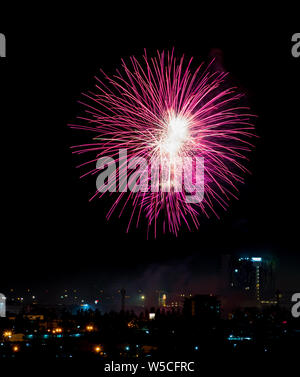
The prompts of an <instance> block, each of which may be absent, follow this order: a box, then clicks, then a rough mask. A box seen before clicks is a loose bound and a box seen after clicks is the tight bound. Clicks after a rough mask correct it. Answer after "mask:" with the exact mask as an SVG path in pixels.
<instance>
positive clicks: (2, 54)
mask: <svg viewBox="0 0 300 377" xmlns="http://www.w3.org/2000/svg"><path fill="white" fill-rule="evenodd" d="M0 58H6V38H5V35H4V34H2V33H0Z"/></svg>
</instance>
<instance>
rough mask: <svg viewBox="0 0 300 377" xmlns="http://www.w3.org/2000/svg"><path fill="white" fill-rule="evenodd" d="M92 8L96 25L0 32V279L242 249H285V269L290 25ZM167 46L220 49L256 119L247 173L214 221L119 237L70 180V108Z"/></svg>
mask: <svg viewBox="0 0 300 377" xmlns="http://www.w3.org/2000/svg"><path fill="white" fill-rule="evenodd" d="M90 12H91V13H93V10H90ZM98 12H99V13H98V14H99V18H98V22H97V17H95V14H94V17H93V16H92V14H91V17H90V18H89V16H88V14H89V13H88V12H87V15H86V14H85V13H84V14H83V15H82V18H81V17H77V18H76V19H75V18H73V17H71V16H70V17H66V16H61V17H59V16H56V17H55V18H54V19H53V18H51V17H50V16H47V15H46V14H45V15H44V17H42V18H35V17H31V18H30V17H29V18H28V17H27V18H26V22H25V21H24V20H23V22H21V23H20V24H18V22H15V23H14V24H11V27H7V29H5V30H0V32H5V34H6V36H7V55H8V57H7V58H6V60H5V61H4V60H1V61H0V75H1V104H2V106H1V108H2V109H1V118H2V120H1V126H2V130H3V134H2V148H1V151H2V185H3V186H4V194H3V196H2V201H3V203H2V206H3V212H2V216H3V220H4V221H3V226H2V229H3V236H2V244H3V248H2V263H3V265H4V266H6V267H5V268H4V273H3V275H2V277H3V278H4V280H5V283H4V284H5V285H6V284H7V285H11V284H13V283H14V282H18V283H20V282H22V281H32V282H35V283H38V282H40V281H47V280H49V281H51V282H53V281H54V280H55V279H63V278H65V277H66V279H67V277H68V276H71V277H72V279H73V278H76V277H78V279H81V278H82V277H84V276H87V275H88V276H90V275H93V276H97V274H99V275H101V273H104V272H105V273H107V272H108V271H109V272H111V273H112V276H117V275H118V274H123V275H126V274H127V275H128V276H129V275H130V274H134V272H135V271H138V270H139V269H140V268H141V266H142V267H143V268H145V269H146V268H147V267H148V266H149V265H151V264H153V263H155V264H164V263H171V262H172V261H174V260H176V263H177V264H179V265H180V263H181V261H183V260H185V259H186V258H187V257H189V256H191V255H192V256H193V257H194V256H195V255H196V259H197V260H198V262H199V261H201V260H202V259H203V260H205V259H211V258H212V256H213V258H216V259H217V257H218V256H219V255H221V254H224V253H232V252H242V251H244V250H251V252H256V251H257V252H262V251H264V252H270V253H274V254H276V255H278V256H280V258H281V259H282V260H284V261H285V263H286V264H288V260H289V258H291V256H293V258H291V261H293V262H291V263H292V264H293V270H295V268H294V267H295V266H294V264H295V261H296V262H297V263H298V262H299V258H298V259H297V256H299V241H298V238H299V236H298V233H299V231H298V226H299V220H298V213H299V199H298V195H299V194H298V193H299V189H298V185H299V184H298V181H299V177H298V175H299V145H298V144H299V138H298V136H299V132H298V128H299V125H300V122H299V84H300V78H299V76H300V75H299V72H300V71H299V68H300V58H299V59H296V58H293V57H292V55H291V46H292V42H291V36H292V34H293V33H295V32H297V31H299V30H296V26H299V25H296V24H294V25H292V24H290V26H289V27H286V26H284V24H283V23H278V22H275V21H274V20H269V21H265V20H264V21H262V22H253V20H251V19H250V20H249V22H245V23H243V22H239V24H232V23H226V22H225V23H222V24H219V23H218V22H209V21H207V22H203V21H201V25H199V23H195V22H190V19H189V18H188V17H187V16H181V17H180V15H179V13H180V12H178V14H177V16H176V17H175V18H172V19H166V18H163V19H162V18H159V17H158V18H157V19H155V20H153V18H152V19H151V17H150V15H149V17H148V18H147V17H146V15H145V14H143V19H142V20H141V17H132V18H133V19H130V20H129V19H127V18H126V16H125V15H124V16H122V12H121V11H120V10H119V11H118V12H117V11H116V12H117V13H118V18H116V17H114V15H113V14H111V13H109V14H107V13H106V12H105V10H104V9H99V11H98ZM226 25H227V26H226ZM229 25H230V26H229ZM13 26H14V27H13ZM172 47H175V51H176V52H177V53H178V54H182V53H185V54H186V55H187V56H194V57H195V61H196V62H198V63H200V62H201V61H203V60H206V61H207V60H208V59H209V56H210V52H211V49H214V48H218V49H220V50H221V51H222V53H223V56H224V66H225V68H226V70H228V71H229V72H230V73H231V80H232V82H233V83H235V84H236V85H237V86H238V87H239V88H241V89H242V90H243V91H244V92H246V94H247V98H248V101H249V103H250V106H251V107H252V110H253V112H254V113H256V114H257V115H258V120H257V123H256V125H257V134H258V135H259V139H258V140H257V142H256V149H255V152H254V153H252V156H251V157H252V161H251V170H252V176H248V177H247V179H246V184H245V185H244V186H242V187H240V200H239V201H233V202H232V205H231V207H230V208H229V210H228V211H227V213H225V212H220V215H221V220H217V219H215V218H211V219H210V220H209V221H207V220H203V223H202V225H201V227H200V229H199V230H198V231H194V232H192V233H190V232H188V231H186V230H183V231H182V233H181V234H180V235H179V237H178V238H175V237H173V236H170V235H166V236H163V235H160V236H159V237H158V238H157V239H156V240H153V239H152V240H148V241H147V240H146V233H145V232H143V231H142V232H141V231H140V230H139V231H134V230H133V231H132V232H131V233H130V234H126V233H125V229H126V224H125V223H124V221H122V219H121V220H119V219H118V218H117V217H116V216H114V217H113V219H112V220H111V221H110V222H109V223H107V221H106V220H105V214H106V211H107V209H108V208H109V207H108V203H107V202H106V201H105V200H104V201H96V202H92V203H89V202H88V198H89V196H90V194H91V193H92V192H93V191H94V186H93V182H91V181H85V180H80V179H79V171H78V169H76V168H75V166H76V165H77V163H79V162H80V161H81V160H80V159H78V158H76V157H74V156H72V155H71V152H70V149H69V147H70V146H71V145H74V144H76V143H77V142H79V143H81V142H82V141H83V142H85V141H86V140H87V139H86V136H88V135H83V134H82V133H80V132H78V131H77V133H76V131H74V130H70V129H68V127H67V124H68V123H70V122H72V121H74V119H75V117H76V116H77V115H78V114H79V113H80V111H81V107H80V105H78V103H77V101H78V100H80V99H81V98H82V97H81V93H82V92H85V91H87V90H89V89H92V88H93V85H94V83H95V81H94V78H93V77H94V76H95V75H97V74H98V72H99V69H100V68H102V69H104V70H105V71H106V72H107V73H109V74H113V73H114V71H115V69H116V68H118V67H119V64H120V59H121V58H125V59H126V58H128V57H129V56H130V55H136V56H141V55H142V54H143V49H144V48H147V50H148V51H149V53H151V52H155V50H156V49H160V50H161V49H171V48H172ZM83 139H84V140H83ZM212 270H213V269H212ZM2 271H3V269H2ZM294 281H295V283H296V278H295V280H294ZM298 282H299V281H298Z"/></svg>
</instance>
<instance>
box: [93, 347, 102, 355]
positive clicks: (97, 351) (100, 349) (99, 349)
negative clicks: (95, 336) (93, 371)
mask: <svg viewBox="0 0 300 377" xmlns="http://www.w3.org/2000/svg"><path fill="white" fill-rule="evenodd" d="M101 351H102V348H101V346H95V347H94V352H96V353H100V352H101Z"/></svg>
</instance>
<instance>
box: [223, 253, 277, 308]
mask: <svg viewBox="0 0 300 377" xmlns="http://www.w3.org/2000/svg"><path fill="white" fill-rule="evenodd" d="M229 284H230V288H231V289H232V290H234V291H240V292H243V293H244V294H245V295H247V296H249V297H251V298H254V299H255V300H256V302H257V303H260V304H275V303H277V301H276V292H275V261H274V259H273V258H271V257H260V256H257V257H250V256H242V257H232V258H231V260H230V263H229Z"/></svg>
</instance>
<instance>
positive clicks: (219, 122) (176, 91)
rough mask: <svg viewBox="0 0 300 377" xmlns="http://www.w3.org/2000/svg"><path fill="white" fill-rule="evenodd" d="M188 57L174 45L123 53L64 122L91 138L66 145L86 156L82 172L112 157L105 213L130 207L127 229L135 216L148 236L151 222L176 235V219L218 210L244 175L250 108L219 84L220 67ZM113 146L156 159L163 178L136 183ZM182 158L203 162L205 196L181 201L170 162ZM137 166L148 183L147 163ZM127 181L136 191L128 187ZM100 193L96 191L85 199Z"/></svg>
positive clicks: (192, 221) (192, 220) (190, 220)
mask: <svg viewBox="0 0 300 377" xmlns="http://www.w3.org/2000/svg"><path fill="white" fill-rule="evenodd" d="M191 64H192V59H190V60H189V61H186V59H185V57H184V56H182V57H181V58H180V59H176V58H175V56H174V54H173V51H172V52H168V53H164V52H163V53H158V54H157V56H156V57H154V58H151V59H150V58H148V57H147V54H146V52H145V55H144V57H143V60H141V61H139V60H137V59H136V58H135V57H131V58H130V64H129V65H128V64H126V63H125V62H124V61H123V60H122V70H118V71H117V72H116V74H115V75H114V76H113V77H109V76H107V75H106V74H105V73H104V72H102V71H101V73H102V78H101V79H100V78H98V77H97V78H96V80H97V83H96V86H95V91H94V92H89V93H86V94H84V96H85V99H86V101H85V102H84V103H83V105H84V106H85V115H84V116H82V117H78V119H79V122H78V123H79V124H71V125H70V126H71V127H72V128H76V129H82V130H86V131H90V132H92V133H94V135H93V138H92V141H91V143H89V144H84V145H78V146H76V147H73V148H74V151H73V152H74V153H76V154H83V153H84V154H85V153H92V155H93V157H92V158H90V159H88V160H87V161H86V162H84V163H82V164H81V165H79V166H80V167H89V166H91V167H92V168H89V170H88V171H87V172H85V173H84V174H83V175H82V177H83V176H86V175H88V174H92V175H93V174H98V173H99V170H98V169H97V168H96V162H97V161H98V159H99V158H100V157H102V156H109V157H111V158H113V159H114V161H116V162H117V163H118V167H117V168H116V173H115V174H116V177H117V179H118V182H119V192H118V193H110V195H113V196H114V202H113V204H112V207H111V209H110V210H109V212H108V214H107V218H108V219H109V218H110V216H111V215H112V213H113V212H114V211H117V210H118V213H119V216H121V215H122V213H123V212H124V209H125V207H127V208H129V209H130V217H129V222H128V226H127V231H128V230H129V228H130V226H131V225H132V223H133V222H135V223H136V226H138V224H139V223H140V220H141V216H144V217H145V218H146V220H147V224H148V230H149V229H150V228H151V227H152V226H153V229H154V234H155V236H156V234H157V229H158V224H160V226H162V230H163V232H167V231H169V232H171V233H174V234H176V235H177V234H178V231H179V229H180V227H181V226H182V225H183V224H185V225H186V226H187V227H188V229H191V226H192V225H193V226H195V227H196V228H198V226H199V217H200V215H201V214H202V215H205V216H207V217H209V216H210V215H211V214H214V215H216V216H217V217H218V214H217V209H218V208H223V209H227V208H228V205H229V202H230V199H231V198H237V195H238V186H239V184H240V183H243V181H244V179H243V177H244V175H245V173H246V172H247V169H246V168H245V166H244V161H245V160H247V154H248V152H249V151H250V150H251V149H252V144H251V143H250V138H251V137H252V136H254V126H253V124H252V121H251V119H252V117H253V115H251V114H250V112H249V109H248V108H247V107H245V106H243V105H241V97H242V96H243V95H242V94H240V93H238V92H237V91H236V89H235V88H233V87H228V86H227V85H226V76H227V73H225V72H216V71H214V70H213V69H212V64H210V65H208V66H207V67H206V68H205V67H204V65H203V64H201V65H200V66H199V67H198V68H196V69H194V70H192V68H191ZM120 150H126V153H127V158H128V159H129V158H141V157H143V158H145V159H146V160H147V161H150V160H153V159H155V160H156V161H157V160H159V161H160V162H163V163H164V164H165V165H166V166H167V167H168V176H167V179H166V180H164V182H162V183H160V184H159V187H158V190H154V191H153V190H152V191H151V190H147V191H146V190H138V188H140V181H139V179H135V177H134V172H133V171H132V170H131V171H130V169H128V168H125V166H124V161H123V160H122V158H121V157H120V153H119V152H120ZM184 157H191V158H195V157H199V158H202V159H203V161H204V179H203V188H204V197H203V199H202V200H201V201H199V202H197V203H190V202H188V201H187V200H186V194H185V192H184V191H178V190H176V189H175V188H174V186H175V183H174V182H175V180H174V177H175V175H176V172H177V168H176V167H177V166H179V164H180V161H182V158H184ZM140 168H141V166H140ZM143 169H144V173H146V177H147V183H148V184H149V186H151V180H152V181H153V177H152V178H151V175H148V173H149V170H148V166H147V167H144V168H143ZM190 174H192V173H191V172H190ZM130 181H131V182H132V181H133V182H134V183H133V186H135V188H136V190H131V191H130V192H129V191H128V190H127V185H126V182H127V183H128V185H129V184H130ZM124 182H125V183H124ZM152 183H153V182H152ZM165 186H167V188H168V189H166V187H165ZM121 187H122V189H121ZM109 191H113V190H109ZM102 195H103V192H100V191H99V190H97V191H96V193H95V194H94V195H93V197H92V198H91V199H90V200H92V199H94V198H97V197H102Z"/></svg>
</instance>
